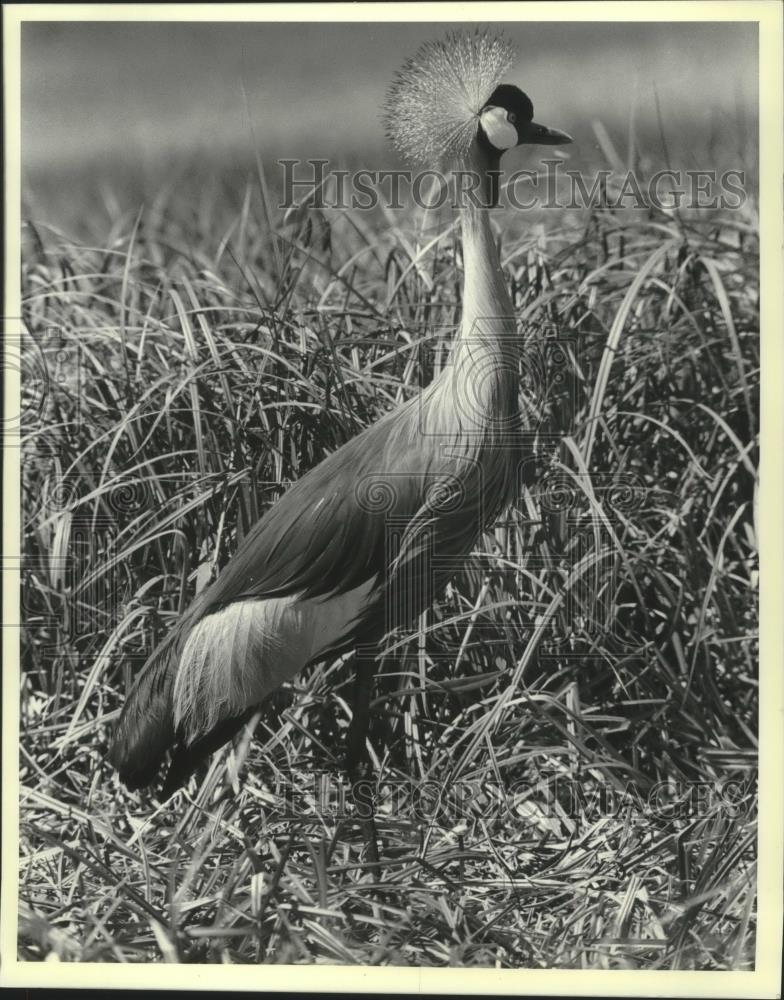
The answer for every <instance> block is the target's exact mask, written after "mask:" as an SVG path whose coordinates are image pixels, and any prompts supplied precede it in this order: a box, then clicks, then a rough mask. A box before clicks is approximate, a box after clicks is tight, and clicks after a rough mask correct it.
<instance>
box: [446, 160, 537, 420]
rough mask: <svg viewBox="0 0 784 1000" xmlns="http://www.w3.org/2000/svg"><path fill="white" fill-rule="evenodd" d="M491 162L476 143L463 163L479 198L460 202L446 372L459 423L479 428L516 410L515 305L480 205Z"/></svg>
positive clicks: (485, 194) (488, 191) (487, 211)
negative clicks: (457, 311)
mask: <svg viewBox="0 0 784 1000" xmlns="http://www.w3.org/2000/svg"><path fill="white" fill-rule="evenodd" d="M490 166H491V164H489V163H488V157H487V156H486V154H484V153H483V152H482V151H481V150H479V149H477V150H476V151H475V153H474V155H472V156H471V157H470V158H469V160H468V163H467V164H466V165H465V166H464V167H462V169H465V170H473V171H476V172H477V173H478V175H479V176H480V177H481V178H482V181H481V183H482V188H481V189H480V190H478V191H477V198H478V199H480V204H478V205H477V204H472V203H471V201H470V199H469V197H468V196H467V195H465V196H464V199H463V205H462V208H461V228H462V242H463V268H464V277H463V315H462V320H461V323H460V332H459V334H458V337H457V340H456V342H455V345H454V347H453V349H452V356H451V359H450V369H451V372H450V375H449V381H450V392H451V394H452V399H453V403H454V407H455V412H456V414H457V415H458V416H459V419H460V422H461V425H462V426H463V427H464V429H470V427H469V425H472V426H473V427H474V429H477V428H481V429H482V432H483V433H484V431H485V430H487V428H488V427H490V426H491V425H493V424H494V423H495V422H497V420H498V418H499V416H501V413H502V411H503V413H505V414H507V413H509V412H510V410H516V407H517V384H518V376H517V372H518V362H519V354H520V347H519V338H518V335H517V325H516V322H515V315H514V308H513V306H512V300H511V298H510V295H509V290H508V288H507V286H506V281H505V279H504V275H503V271H502V270H501V261H500V258H499V254H498V248H497V245H496V240H495V237H494V236H493V231H492V228H491V225H490V213H491V211H492V209H490V208H487V207H484V206H485V205H486V204H487V202H486V201H485V199H486V198H487V197H488V196H489V195H490V194H491V191H492V186H491V185H492V180H491V178H490V176H489V174H488V170H489V169H490Z"/></svg>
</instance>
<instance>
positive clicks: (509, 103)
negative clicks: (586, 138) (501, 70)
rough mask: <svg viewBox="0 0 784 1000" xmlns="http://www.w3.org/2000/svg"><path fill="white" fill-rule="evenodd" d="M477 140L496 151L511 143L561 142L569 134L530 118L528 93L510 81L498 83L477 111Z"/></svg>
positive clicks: (531, 115) (503, 149)
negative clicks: (485, 102)
mask: <svg viewBox="0 0 784 1000" xmlns="http://www.w3.org/2000/svg"><path fill="white" fill-rule="evenodd" d="M477 141H478V142H479V143H480V145H482V144H485V143H486V144H487V145H488V146H489V147H490V148H491V149H492V150H494V151H495V152H496V153H499V154H500V153H503V152H505V151H506V150H507V149H512V147H513V146H522V145H525V144H536V145H539V146H562V145H563V144H564V143H567V142H571V141H572V137H571V136H570V135H567V133H566V132H561V130H560V129H557V128H550V127H549V126H548V125H540V124H539V123H538V122H535V121H534V106H533V104H532V103H531V98H530V97H529V96H528V94H524V93H523V92H522V90H520V88H519V87H515V86H513V85H512V84H511V83H502V84H500V85H499V86H498V87H496V88H495V90H494V91H493V93H492V94H491V95H490V100H489V101H488V102H487V104H486V105H485V106H484V107H483V108H482V110H481V111H480V112H479V127H478V130H477Z"/></svg>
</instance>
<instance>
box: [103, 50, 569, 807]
mask: <svg viewBox="0 0 784 1000" xmlns="http://www.w3.org/2000/svg"><path fill="white" fill-rule="evenodd" d="M512 58H513V52H512V50H511V48H510V46H509V45H508V44H507V43H506V42H505V41H503V40H501V39H500V38H497V37H494V36H492V35H490V34H488V33H479V32H476V33H473V34H469V33H456V34H451V35H449V36H447V38H446V39H445V40H444V41H442V42H437V43H426V44H425V45H423V46H422V47H421V48H420V50H419V52H418V53H417V54H416V56H415V57H414V58H413V59H411V60H409V61H408V62H407V63H406V64H405V65H404V66H403V68H402V69H401V71H400V72H399V74H398V75H397V77H396V79H395V81H394V83H393V84H392V87H391V88H390V91H389V94H388V97H387V101H386V105H385V119H386V124H387V128H388V132H389V135H390V138H391V140H392V141H393V143H394V145H395V146H396V148H397V149H398V151H399V152H400V153H402V154H403V155H404V156H405V157H406V158H407V159H408V160H409V162H411V163H412V164H420V165H421V164H426V165H427V166H429V167H434V166H445V165H450V166H452V167H459V168H461V169H463V170H465V171H471V172H472V173H473V174H474V176H475V177H478V178H479V179H480V185H479V188H480V190H478V191H477V197H476V198H474V199H472V198H467V199H466V204H465V205H464V206H463V207H462V208H461V213H462V218H461V224H462V243H463V261H464V269H465V274H464V285H463V313H462V322H461V326H460V332H459V336H458V337H457V340H456V343H455V345H454V348H453V351H452V356H451V363H450V364H449V365H448V366H446V368H445V369H444V370H443V372H442V373H441V374H440V375H439V376H438V377H437V378H436V379H435V380H434V381H433V382H432V383H431V384H430V385H429V386H428V387H427V388H425V389H424V390H423V391H422V392H421V393H420V394H419V395H418V396H417V397H415V398H413V399H411V400H409V401H408V402H406V403H404V404H403V405H401V406H399V407H398V408H397V409H395V410H394V411H392V412H391V413H388V414H387V415H386V416H384V417H383V418H382V419H381V420H379V421H378V422H377V423H376V424H374V425H372V426H371V427H368V428H367V429H366V430H365V431H363V432H362V433H360V434H359V435H358V436H357V437H355V438H354V439H352V440H351V441H349V442H348V443H347V444H345V445H344V446H343V447H342V448H340V449H339V450H338V451H336V452H334V454H332V455H330V456H329V457H328V458H326V459H325V460H324V461H323V462H321V464H320V465H318V466H316V467H315V468H314V469H312V470H311V471H310V472H308V473H307V475H305V476H304V477H303V478H302V479H300V480H299V481H298V482H297V483H296V484H294V485H293V486H292V487H291V488H290V489H289V490H288V491H287V492H286V493H285V494H284V495H283V496H282V497H281V498H280V499H279V500H278V502H277V503H276V504H275V505H274V506H272V508H271V509H270V510H269V511H267V513H266V514H265V515H264V516H263V517H262V518H261V519H260V520H259V522H258V523H257V524H256V525H255V527H254V528H253V530H252V531H251V532H250V533H249V534H248V535H247V536H246V538H245V539H244V541H243V542H242V544H241V545H240V547H239V549H238V550H237V551H236V552H235V554H234V556H233V557H232V559H231V560H230V561H229V563H228V564H227V565H226V567H225V568H224V569H223V571H222V572H221V573H220V575H219V576H218V578H217V579H216V580H215V582H214V583H212V585H211V586H209V587H208V588H207V589H205V590H204V591H202V592H201V593H200V594H199V595H198V596H197V597H196V598H195V600H194V601H193V603H192V604H191V605H190V607H189V608H188V609H187V610H186V611H185V613H184V614H183V615H182V616H181V618H180V619H179V621H178V622H177V623H176V625H175V626H174V627H173V628H172V630H171V631H170V632H169V634H168V635H167V636H166V637H165V638H164V640H163V641H162V642H161V643H160V644H159V646H158V647H157V648H156V650H155V651H154V653H153V654H152V656H151V657H150V659H149V661H148V662H147V663H146V665H145V666H144V669H143V670H142V672H141V674H140V675H139V677H138V678H137V679H136V682H135V684H134V686H133V689H132V690H131V692H130V694H129V696H128V699H127V701H126V704H125V707H124V709H123V712H122V716H121V718H120V721H119V725H118V728H117V732H116V734H115V738H114V743H113V746H112V748H111V751H110V760H111V762H112V763H113V764H114V766H115V767H116V768H117V769H118V771H119V773H120V776H121V778H122V780H123V781H124V782H125V783H126V784H127V785H128V786H129V787H130V788H139V787H141V786H143V785H147V784H149V783H150V782H151V781H152V780H153V779H154V778H155V776H156V774H157V773H158V771H159V769H160V768H161V765H162V763H163V760H164V758H165V756H166V754H167V753H171V761H170V766H169V771H168V775H167V778H166V781H165V784H164V788H163V794H164V796H166V795H168V794H170V793H171V792H172V791H174V790H175V789H176V788H177V787H179V786H180V785H181V784H182V783H183V782H184V781H185V780H186V778H187V777H188V776H189V775H190V774H191V773H192V771H193V770H194V768H195V766H196V765H197V764H198V762H199V761H200V760H201V759H202V758H203V757H204V756H206V755H207V754H209V753H211V752H212V751H214V750H216V749H217V748H218V747H220V746H221V745H222V744H223V743H225V742H227V741H228V740H229V739H230V738H231V737H232V736H233V735H234V734H235V733H236V732H237V731H238V730H239V729H240V727H241V726H242V725H243V723H244V722H245V721H246V720H247V719H249V718H250V716H251V715H252V714H253V712H254V710H255V709H256V708H257V707H258V705H259V704H260V702H261V701H262V700H263V699H264V698H265V696H266V695H268V694H269V693H271V692H272V691H273V690H275V689H276V688H277V687H279V686H280V685H281V684H282V683H283V682H284V681H285V680H286V679H288V678H290V677H292V676H293V675H294V674H296V673H297V672H298V671H299V670H301V669H302V668H303V667H305V666H306V665H308V664H311V663H315V662H319V661H323V660H325V659H327V658H329V657H334V656H336V655H338V654H340V653H345V652H347V651H349V650H351V649H357V648H363V649H365V650H367V649H368V648H373V646H374V645H375V644H376V643H378V642H379V640H380V639H381V638H382V637H383V635H384V634H385V633H386V632H387V631H389V630H391V629H393V628H395V627H397V626H399V625H404V624H407V623H410V622H411V621H412V620H413V618H414V616H416V615H417V614H420V613H421V612H422V611H423V610H424V609H425V608H426V607H427V606H428V604H429V603H430V602H431V600H432V599H433V597H434V595H435V593H436V592H437V591H438V588H439V587H441V586H443V585H444V584H445V583H446V581H447V579H448V577H449V576H450V575H451V574H452V573H453V572H454V568H455V561H456V560H458V559H461V558H464V557H465V556H466V555H467V554H468V552H469V551H470V550H471V548H472V546H474V544H475V542H476V541H477V539H478V537H479V536H480V534H481V533H482V531H483V530H484V529H486V528H487V527H489V526H490V525H491V524H492V523H493V521H494V520H495V519H496V518H497V517H498V515H499V514H500V512H501V511H502V509H503V507H504V506H505V505H506V504H507V503H508V502H509V501H510V500H511V499H512V498H513V496H514V494H515V487H516V481H517V470H518V466H519V461H520V458H521V440H522V437H521V434H520V430H519V414H518V393H519V384H518V352H519V342H518V334H517V331H516V325H515V319H514V314H513V308H512V302H511V299H510V296H509V293H508V291H507V288H506V286H505V282H504V277H503V273H502V270H501V265H500V261H499V256H498V250H497V248H496V243H495V239H494V237H493V234H492V231H491V228H490V219H489V210H488V206H490V205H494V204H496V202H497V183H496V182H495V179H494V177H493V174H492V172H493V171H495V170H497V169H498V166H499V161H500V157H501V154H502V153H503V152H504V150H507V149H510V148H511V147H512V146H516V145H519V144H521V143H546V144H560V143H566V142H570V141H571V139H570V137H569V136H568V135H566V134H565V133H563V132H559V131H556V130H555V129H549V128H546V127H545V126H542V125H538V124H536V123H535V122H534V121H533V107H532V104H531V101H530V100H529V98H528V97H527V96H526V95H525V94H524V93H523V92H522V91H520V90H518V88H517V87H515V86H511V85H509V84H501V83H500V79H501V77H502V75H503V74H504V73H505V72H506V70H507V69H508V68H509V66H510V65H511V62H512ZM496 176H497V175H496ZM390 526H394V529H395V530H394V531H390ZM391 540H393V541H394V544H392V541H391ZM357 663H358V668H357V676H356V682H355V685H356V686H355V705H354V711H353V718H352V722H351V726H350V729H349V747H348V751H349V752H348V764H349V772H350V773H353V774H355V775H356V774H357V773H359V770H358V769H359V768H360V767H364V766H366V764H367V758H366V757H365V756H364V755H365V754H366V753H367V750H366V735H367V726H368V714H369V698H370V690H371V683H372V679H373V666H372V659H371V660H369V659H368V658H367V657H365V658H358V660H357Z"/></svg>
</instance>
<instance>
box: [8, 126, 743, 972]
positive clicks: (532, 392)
mask: <svg viewBox="0 0 784 1000" xmlns="http://www.w3.org/2000/svg"><path fill="white" fill-rule="evenodd" d="M554 124H558V123H557V122H555V123H554ZM630 155H631V151H630ZM624 156H625V154H624ZM638 167H639V164H638ZM639 169H644V168H643V167H640V168H639ZM266 188H267V185H266V184H265V183H264V175H263V173H260V172H256V173H254V174H253V175H251V176H250V177H249V178H247V177H245V176H242V177H241V179H240V180H239V182H238V183H237V184H234V183H233V182H231V181H229V180H227V179H226V178H225V177H224V178H223V179H221V178H220V174H218V173H216V172H213V171H209V170H203V171H202V172H201V173H200V172H199V171H198V170H196V171H194V172H191V173H186V174H183V175H178V176H177V177H176V180H174V181H173V182H172V183H171V184H169V185H167V186H162V187H161V188H160V190H159V191H158V193H157V195H156V196H155V197H153V198H151V199H149V200H148V201H147V203H146V205H145V207H144V209H143V210H142V211H140V212H139V213H138V214H137V212H136V211H135V210H132V211H126V210H124V209H123V208H122V207H121V206H120V204H119V203H118V202H113V201H112V199H111V197H106V198H104V199H103V201H102V209H101V211H102V212H103V213H105V218H106V220H107V223H108V225H107V227H106V228H104V229H103V230H102V231H100V232H93V233H91V232H90V231H89V227H88V228H84V227H83V228H82V229H81V231H79V233H78V236H76V237H74V236H71V235H66V234H65V233H64V232H62V231H60V230H58V229H56V228H52V227H50V226H47V225H46V224H45V219H46V215H45V213H44V212H43V211H41V210H40V209H39V206H38V205H37V204H36V202H35V201H34V200H32V201H31V200H28V203H27V204H26V206H25V217H26V219H27V221H26V223H25V227H24V232H23V257H24V261H23V283H24V284H23V294H24V319H25V322H26V325H27V328H28V330H29V332H30V334H31V338H30V341H29V342H28V343H27V344H26V355H25V356H26V365H27V367H26V369H25V373H24V386H25V389H26V393H27V395H26V411H25V412H26V420H25V426H24V429H23V431H24V433H23V440H24V444H23V453H22V454H23V462H22V473H23V494H24V496H23V502H24V537H23V546H24V564H23V566H24V570H23V608H24V616H25V627H24V630H23V660H22V664H23V684H22V692H21V712H22V743H21V748H20V762H19V763H20V782H21V786H22V793H21V794H22V797H21V850H22V856H21V859H20V895H19V899H20V933H19V955H20V957H21V958H23V959H28V960H31V961H40V960H43V959H53V958H59V959H61V960H67V961H89V962H112V963H113V962H125V961H128V962H155V961H167V962H177V961H179V962H230V963H240V962H242V963H248V962H249V963H255V962H269V963H313V962H318V963H350V964H394V965H423V966H447V965H470V966H490V967H498V968H510V967H532V968H548V967H556V968H600V969H746V970H748V969H751V968H753V963H754V941H755V847H756V830H755V819H756V816H755V802H756V750H757V740H756V731H757V707H758V706H757V592H756V584H757V562H756V560H757V548H756V527H755V497H756V489H757V477H756V462H757V445H758V436H757V435H758V387H759V353H758V337H759V328H758V287H759V286H758V256H757V222H758V220H757V216H756V203H755V201H754V199H753V198H752V199H751V200H750V201H749V202H748V203H747V204H746V205H745V206H744V207H743V208H742V209H741V210H739V211H735V212H725V213H720V212H715V211H712V212H703V213H695V212H683V213H681V214H673V213H664V212H657V211H650V212H647V211H626V210H624V211H614V210H611V209H608V208H601V207H600V208H597V209H594V210H591V211H588V210H585V211H579V210H564V211H558V212H555V211H551V212H547V213H543V215H541V216H539V217H537V218H536V219H535V220H534V224H532V225H529V224H528V220H527V219H526V218H525V217H523V218H522V220H521V219H520V218H519V217H518V218H510V217H505V216H504V214H503V213H501V212H499V213H498V215H497V218H496V221H497V222H498V225H499V233H503V241H502V258H503V261H504V267H505V270H506V273H507V276H508V280H509V283H510V287H511V288H512V290H513V299H514V303H515V307H516V310H517V315H518V318H519V322H520V335H521V336H522V337H524V338H525V339H526V344H527V348H526V352H525V360H524V364H523V371H521V385H522V386H523V392H524V394H525V399H526V400H528V402H529V404H530V405H528V407H527V411H528V413H529V419H530V426H531V429H532V434H533V435H534V436H535V450H536V455H537V477H536V482H534V483H532V484H531V485H530V486H529V488H527V489H525V490H521V493H520V498H519V501H518V503H516V504H515V505H514V507H513V508H512V509H510V510H509V511H508V514H507V515H506V516H505V517H504V519H503V520H502V522H501V523H499V524H498V526H497V527H496V529H495V531H494V532H493V533H492V534H490V535H488V536H487V537H486V538H485V540H484V543H483V545H482V546H481V548H480V550H478V551H476V552H475V553H473V555H472V557H471V559H470V560H469V561H468V562H467V563H466V566H465V568H464V569H463V570H462V571H461V572H459V573H458V574H457V575H456V577H455V579H454V581H453V584H452V585H451V587H450V589H449V591H448V592H447V593H445V594H443V595H442V596H441V598H440V600H439V601H438V603H437V604H436V605H435V606H434V607H433V608H432V609H431V610H430V611H428V612H427V613H426V614H425V615H424V616H423V617H422V618H421V619H420V620H419V621H418V622H416V623H414V624H413V625H412V628H411V630H410V631H409V632H407V633H406V634H404V635H398V636H395V637H393V639H394V643H392V645H393V646H394V649H393V650H392V651H391V652H389V653H388V654H387V655H386V656H385V657H384V658H383V662H382V666H381V670H380V675H379V678H378V682H377V687H376V691H375V696H374V702H373V724H372V734H371V740H372V744H373V747H374V750H375V752H376V754H377V760H376V764H377V769H378V790H377V794H378V798H379V831H380V834H381V841H382V843H381V853H382V868H383V873H382V882H381V884H380V885H378V886H377V885H374V883H373V881H372V879H371V877H370V872H369V871H368V869H367V866H366V865H364V864H363V861H362V856H361V854H362V851H361V848H362V840H361V836H360V831H359V829H358V828H357V824H356V823H355V822H353V818H352V813H351V809H350V807H349V808H348V809H347V810H342V809H341V808H340V802H339V795H338V792H339V791H340V787H341V785H340V783H341V777H340V761H341V756H342V738H343V735H344V733H345V730H346V727H347V725H348V721H349V718H350V710H349V707H348V704H347V699H348V697H349V693H350V685H351V675H350V671H349V670H348V669H347V668H344V665H343V663H342V661H338V662H335V663H324V664H320V665H317V666H316V667H314V668H313V669H311V670H310V671H308V672H306V673H305V674H302V675H300V676H298V677H297V678H296V680H295V682H294V683H293V684H291V685H290V686H288V687H286V688H285V689H284V690H282V691H280V692H279V693H278V694H277V695H276V696H275V697H274V698H273V699H272V701H271V703H270V704H268V705H265V706H264V708H263V710H262V711H261V715H260V719H259V722H258V725H257V727H256V729H255V733H254V738H253V739H250V733H247V732H246V733H245V735H244V736H243V739H242V740H241V742H240V744H239V745H238V746H237V747H235V748H234V749H229V750H225V751H223V752H221V753H219V754H218V755H216V757H215V758H213V760H212V761H211V763H210V764H209V767H207V768H205V769H204V770H203V771H202V772H200V773H199V775H198V776H197V778H194V779H193V780H192V781H191V782H190V784H189V785H188V787H187V788H186V789H185V790H184V791H183V792H181V793H178V794H177V796H176V797H175V798H174V799H172V800H171V801H170V802H168V803H165V804H160V803H158V802H157V801H156V800H155V798H154V796H152V795H150V794H130V793H128V792H126V791H125V790H124V789H123V788H122V787H121V786H120V785H119V783H118V782H117V780H116V777H115V776H114V774H113V772H112V770H111V768H110V767H109V766H108V765H107V764H106V762H105V760H104V754H105V750H106V747H107V743H108V739H109V736H110V733H111V729H112V726H113V724H114V722H115V720H116V718H117V716H118V713H119V709H120V707H121V704H122V702H123V699H124V696H125V693H126V692H127V690H128V688H129V685H130V683H131V680H132V678H133V676H134V675H135V672H136V671H137V670H138V669H139V668H140V666H141V664H142V663H143V661H144V659H145V656H146V654H147V653H148V652H149V651H150V650H151V648H152V646H153V645H154V643H155V641H156V640H157V639H158V638H160V637H161V636H162V635H163V633H164V632H165V629H166V627H167V626H168V625H169V624H170V623H171V622H172V621H173V620H174V619H175V617H176V615H177V614H178V612H179V611H180V610H182V609H183V608H184V607H185V606H186V605H187V603H188V601H189V600H190V598H191V597H192V596H193V594H194V593H195V592H196V591H197V589H199V588H201V587H202V586H204V585H205V583H206V582H207V581H208V580H209V579H210V578H211V577H212V575H213V574H214V573H215V572H217V571H218V569H219V568H220V567H221V566H222V565H224V564H225V562H226V561H227V560H228V558H229V557H230V555H231V553H232V552H233V551H234V550H235V549H236V547H237V545H238V543H239V541H240V540H241V539H242V537H243V535H244V533H245V532H247V530H248V528H249V526H250V525H251V524H252V523H253V521H254V520H255V519H256V518H257V517H258V516H259V515H260V514H261V513H262V512H263V511H264V510H265V508H266V507H267V506H268V505H269V504H271V503H272V502H273V501H274V500H275V498H276V497H277V496H278V495H280V492H281V490H282V488H283V486H284V485H285V483H286V482H289V481H291V480H294V479H296V478H297V477H298V476H299V475H301V474H302V473H303V472H304V471H305V470H307V469H308V468H310V467H311V466H313V465H314V464H315V463H316V462H318V461H319V460H320V459H321V458H322V457H324V456H325V455H327V454H328V453H329V452H330V451H332V450H333V449H335V448H337V447H338V446H339V445H340V444H341V443H343V442H344V441H346V440H347V439H348V438H350V437H351V436H353V435H354V434H355V433H356V432H357V431H358V430H359V429H360V428H362V427H364V426H365V425H367V424H369V423H370V422H372V421H373V420H375V419H376V418H377V417H378V416H379V415H380V414H382V413H384V412H386V411H387V410H388V409H389V408H390V407H392V406H394V405H395V403H397V402H400V401H402V400H404V399H406V398H408V397H409V396H410V395H411V394H412V393H414V392H416V391H417V389H418V387H419V386H420V385H421V384H424V383H426V382H427V381H428V380H429V378H430V377H431V376H432V374H433V373H434V372H435V371H437V370H438V369H439V367H440V366H441V365H443V364H444V362H445V357H446V353H445V350H446V346H448V342H449V340H450V338H451V336H452V335H453V333H454V330H455V324H456V321H457V318H458V316H459V308H460V258H459V241H458V239H457V236H456V231H455V229H454V227H453V226H452V225H451V223H450V221H449V220H446V219H443V220H442V219H429V220H425V219H423V218H422V217H421V215H420V214H418V213H416V212H415V211H414V210H413V209H409V210H407V211H405V212H390V213H388V214H387V215H385V214H384V213H383V212H379V213H378V214H377V215H363V213H361V212H351V211H346V212H331V213H330V212H323V213H318V212H314V211H311V212H307V211H303V212H299V213H289V215H288V216H287V217H284V214H283V213H282V212H281V211H279V210H278V209H277V207H276V204H275V199H274V197H272V196H270V195H269V194H265V191H266ZM42 220H43V221H42ZM425 226H427V229H425V228H424V227H425ZM437 234H440V239H438V240H437V241H435V242H433V241H434V238H435V236H436V235H437ZM320 775H322V777H320ZM325 789H326V790H329V792H330V793H331V794H330V795H328V796H326V797H325V796H324V795H323V794H321V793H322V792H323V791H324V790H325Z"/></svg>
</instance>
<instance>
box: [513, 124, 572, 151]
mask: <svg viewBox="0 0 784 1000" xmlns="http://www.w3.org/2000/svg"><path fill="white" fill-rule="evenodd" d="M517 136H518V140H517V145H518V146H522V145H524V144H526V143H527V144H531V143H535V144H536V145H538V146H563V145H565V144H566V143H567V142H574V139H572V137H571V136H570V135H568V134H567V133H566V132H562V131H561V130H560V129H557V128H549V127H548V126H547V125H539V124H538V123H537V122H526V123H525V124H524V125H518V127H517Z"/></svg>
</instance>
